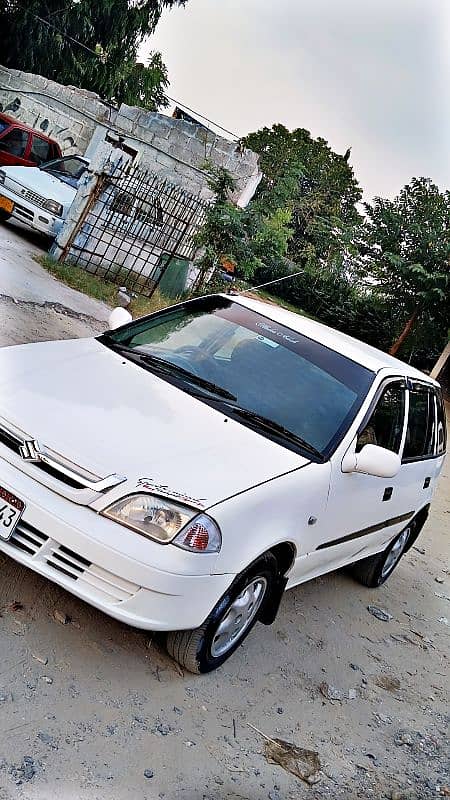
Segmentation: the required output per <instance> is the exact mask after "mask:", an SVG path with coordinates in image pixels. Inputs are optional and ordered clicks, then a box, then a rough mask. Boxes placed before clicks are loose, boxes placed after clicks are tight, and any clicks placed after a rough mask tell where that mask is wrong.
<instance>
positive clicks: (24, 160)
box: [0, 114, 62, 167]
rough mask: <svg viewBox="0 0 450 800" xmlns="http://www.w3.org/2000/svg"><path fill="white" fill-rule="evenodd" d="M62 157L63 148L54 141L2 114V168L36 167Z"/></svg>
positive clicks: (0, 131)
mask: <svg viewBox="0 0 450 800" xmlns="http://www.w3.org/2000/svg"><path fill="white" fill-rule="evenodd" d="M61 156H62V152H61V148H60V146H59V144H58V143H57V142H55V141H54V140H53V139H49V138H48V136H44V134H43V133H38V132H37V131H35V130H33V128H30V127H29V126H28V125H23V123H21V122H18V121H17V120H15V119H12V118H11V117H7V116H6V114H0V167H5V166H6V167H10V166H14V167H15V166H19V167H36V166H39V165H40V164H43V163H44V162H45V161H51V160H52V159H54V158H61Z"/></svg>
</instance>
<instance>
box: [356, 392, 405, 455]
mask: <svg viewBox="0 0 450 800" xmlns="http://www.w3.org/2000/svg"><path fill="white" fill-rule="evenodd" d="M404 419H405V386H404V384H403V383H402V382H401V381H393V382H392V383H388V385H387V386H386V388H385V389H384V391H383V393H382V395H381V397H380V398H379V400H378V403H377V405H376V407H375V410H374V411H373V413H372V416H371V417H370V419H369V420H368V422H367V423H366V425H365V426H364V428H363V430H362V431H360V433H359V434H358V439H357V441H356V452H357V453H359V451H360V450H362V448H363V447H364V445H365V444H377V445H379V447H385V448H386V449H387V450H392V451H393V452H394V453H398V452H399V450H400V444H401V441H402V433H403V423H404Z"/></svg>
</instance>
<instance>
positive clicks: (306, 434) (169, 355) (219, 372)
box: [102, 298, 373, 453]
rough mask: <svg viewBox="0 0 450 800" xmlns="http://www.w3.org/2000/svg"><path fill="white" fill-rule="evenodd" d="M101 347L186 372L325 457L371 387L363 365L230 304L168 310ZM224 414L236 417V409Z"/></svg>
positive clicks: (219, 301)
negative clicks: (116, 347)
mask: <svg viewBox="0 0 450 800" xmlns="http://www.w3.org/2000/svg"><path fill="white" fill-rule="evenodd" d="M102 340H103V341H104V342H105V343H108V342H111V343H114V342H116V343H122V344H123V345H126V346H127V347H128V348H131V350H133V351H136V352H140V353H146V354H151V355H155V356H158V357H159V358H163V359H165V360H166V361H168V362H171V363H173V364H176V365H178V366H180V367H183V368H184V369H186V370H188V371H190V372H192V373H194V374H196V375H198V376H200V377H201V378H203V379H206V380H208V381H210V382H212V383H214V384H215V385H216V386H219V387H221V388H222V389H224V390H225V391H227V392H229V393H231V394H232V395H234V396H235V398H236V400H235V406H236V407H238V408H240V409H246V410H248V411H251V412H253V413H255V414H258V415H261V416H264V417H265V418H267V419H270V420H273V421H274V422H275V423H277V424H278V425H281V426H283V427H284V428H286V429H287V430H288V431H291V432H292V433H293V434H294V435H295V436H297V437H300V438H301V439H303V440H305V441H306V442H308V443H309V444H311V445H313V446H314V447H315V448H316V449H317V450H319V451H321V452H322V453H326V452H327V450H328V449H329V448H330V447H331V446H332V445H333V443H334V442H335V441H336V440H337V439H338V438H339V436H340V435H342V434H343V432H344V431H345V430H346V429H347V428H348V426H349V424H350V422H351V421H352V419H353V418H354V416H355V414H356V412H357V410H358V409H359V407H360V405H361V402H362V400H363V398H364V396H365V395H366V393H367V389H368V387H369V386H370V384H371V383H372V380H373V373H371V372H370V371H369V370H367V369H365V368H364V367H362V366H361V365H359V364H355V363H354V362H353V361H351V360H350V359H347V358H345V357H344V356H342V355H341V354H339V353H337V352H335V351H332V350H329V349H328V348H327V347H324V346H323V345H321V344H320V343H319V342H317V341H314V340H311V339H308V338H307V337H305V336H302V335H301V334H300V333H297V332H296V331H292V330H290V329H289V328H285V327H284V326H282V325H279V324H278V323H275V322H272V320H269V319H267V318H266V317H263V316H261V315H260V314H257V313H255V312H253V311H249V310H247V309H246V308H244V307H242V306H240V305H239V304H237V303H233V302H231V301H229V300H227V299H225V298H210V299H209V300H206V301H205V300H199V301H195V302H193V303H189V304H186V305H185V306H181V307H179V308H176V309H172V310H168V311H166V312H163V313H160V314H158V315H154V316H153V317H150V318H147V319H144V320H142V321H137V322H136V323H132V324H131V325H128V326H126V327H125V328H122V329H120V330H119V331H117V332H116V333H112V334H107V336H106V337H103V339H102ZM210 404H213V402H211V403H210ZM219 405H220V402H219ZM226 410H227V413H228V412H229V414H230V416H232V415H233V405H232V404H231V405H227V409H226ZM240 421H243V420H242V419H240ZM244 424H245V421H244Z"/></svg>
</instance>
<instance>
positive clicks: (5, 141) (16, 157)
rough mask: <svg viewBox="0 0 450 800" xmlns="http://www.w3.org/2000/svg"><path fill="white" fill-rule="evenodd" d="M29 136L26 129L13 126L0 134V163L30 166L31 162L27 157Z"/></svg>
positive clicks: (5, 165)
mask: <svg viewBox="0 0 450 800" xmlns="http://www.w3.org/2000/svg"><path fill="white" fill-rule="evenodd" d="M29 138H30V134H29V133H28V131H25V130H23V128H16V127H15V126H12V127H10V128H9V129H8V130H6V131H5V132H4V133H3V134H0V165H1V166H3V167H8V166H23V167H28V166H30V165H31V163H32V162H31V161H30V160H29V158H28V152H29Z"/></svg>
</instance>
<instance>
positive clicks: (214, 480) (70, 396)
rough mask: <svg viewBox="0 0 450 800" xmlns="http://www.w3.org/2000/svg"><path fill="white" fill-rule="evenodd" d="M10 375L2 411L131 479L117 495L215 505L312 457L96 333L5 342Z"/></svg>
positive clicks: (92, 464)
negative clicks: (142, 493) (141, 493)
mask: <svg viewBox="0 0 450 800" xmlns="http://www.w3.org/2000/svg"><path fill="white" fill-rule="evenodd" d="M0 376H1V379H0V416H1V417H3V418H4V420H6V421H7V422H10V423H12V424H13V425H15V426H16V427H18V428H19V429H21V430H22V431H24V432H25V433H26V434H27V435H28V436H30V437H31V438H35V439H37V440H38V441H39V442H40V444H41V445H43V446H47V447H48V448H51V449H52V450H54V451H56V452H58V453H60V454H61V455H63V456H64V457H65V458H67V459H69V460H70V461H71V462H73V463H75V464H77V465H78V466H80V467H82V468H84V469H85V470H88V471H90V472H93V473H95V474H96V475H98V476H99V477H106V476H107V475H110V474H112V473H117V474H119V475H124V476H126V478H127V480H126V482H125V483H123V484H122V485H121V486H120V487H117V488H116V489H114V490H112V493H113V495H114V499H115V497H116V496H117V495H119V494H120V495H123V494H126V493H128V492H129V491H136V490H138V489H139V490H141V489H142V488H144V489H146V490H148V491H156V492H157V493H159V494H163V495H167V496H171V497H175V498H177V499H182V500H184V501H185V502H187V503H188V504H189V505H192V506H193V507H197V508H208V507H210V506H212V505H214V504H215V503H218V502H220V501H222V500H224V499H226V498H228V497H230V496H232V495H235V494H238V493H240V492H243V491H245V490H247V489H249V488H251V487H252V486H255V485H257V484H260V483H263V482H265V481H268V480H271V479H272V478H274V477H276V476H278V475H281V474H284V473H286V472H290V471H292V470H295V469H298V468H300V467H302V466H304V465H305V464H307V463H308V460H307V459H305V458H303V457H301V456H300V455H297V454H296V453H293V452H291V451H290V450H287V449H286V448H284V447H282V446H280V445H278V444H276V443H274V442H272V441H270V440H268V439H266V438H265V437H263V436H261V435H260V434H258V433H256V432H255V431H252V430H250V429H248V428H246V427H244V426H243V425H241V424H240V423H239V422H236V421H235V420H232V419H230V418H227V417H226V416H225V415H224V413H222V412H220V411H218V410H216V409H214V408H211V407H210V406H208V405H206V404H205V403H203V402H201V401H200V400H198V399H197V398H194V397H192V396H190V395H188V394H187V393H185V392H183V391H182V390H181V389H178V388H177V387H175V386H173V385H171V384H169V383H167V382H166V381H164V380H163V379H162V378H159V377H157V376H156V375H153V374H152V373H150V372H149V371H147V370H144V369H142V368H141V367H140V366H138V365H136V364H134V363H132V362H130V361H126V360H125V359H124V358H122V357H121V356H120V355H118V354H117V353H115V352H113V351H112V350H109V349H108V348H107V347H106V346H104V345H103V344H101V343H100V342H99V341H97V340H96V339H78V340H69V341H58V342H44V343H38V344H26V345H20V346H16V347H5V348H2V349H1V350H0ZM110 497H111V493H110V494H108V499H109V500H110Z"/></svg>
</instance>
